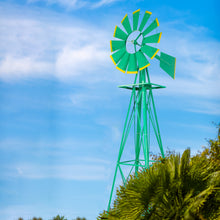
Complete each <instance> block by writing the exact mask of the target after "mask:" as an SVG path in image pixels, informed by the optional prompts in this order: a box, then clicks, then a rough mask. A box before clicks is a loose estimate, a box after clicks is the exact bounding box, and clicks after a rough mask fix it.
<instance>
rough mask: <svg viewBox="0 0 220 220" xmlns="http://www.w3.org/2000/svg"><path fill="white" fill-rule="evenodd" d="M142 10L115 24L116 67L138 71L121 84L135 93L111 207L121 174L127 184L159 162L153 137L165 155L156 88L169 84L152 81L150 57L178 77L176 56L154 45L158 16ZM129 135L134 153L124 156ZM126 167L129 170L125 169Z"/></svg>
mask: <svg viewBox="0 0 220 220" xmlns="http://www.w3.org/2000/svg"><path fill="white" fill-rule="evenodd" d="M140 14H141V13H140V9H138V10H136V11H134V12H133V14H132V21H133V22H132V23H130V20H129V18H128V15H127V14H126V15H125V16H124V18H123V19H122V21H121V25H122V28H120V27H118V26H117V25H116V26H115V30H114V34H113V37H114V40H111V41H110V48H111V52H112V54H111V56H110V57H111V59H112V61H113V63H114V64H115V66H116V68H117V69H118V70H120V71H121V72H123V73H128V74H136V75H135V80H134V83H133V84H129V85H122V86H119V88H124V89H129V90H131V97H130V102H129V106H128V111H127V116H126V119H125V123H124V129H123V133H122V138H121V144H120V148H119V154H118V160H117V163H116V168H115V174H114V178H113V184H112V189H111V194H110V199H109V203H108V210H109V209H110V206H111V201H112V196H113V192H114V187H115V181H116V178H117V176H118V175H120V176H121V179H122V183H123V184H124V185H125V184H126V182H127V180H128V178H129V176H130V175H131V174H132V171H134V172H135V174H136V175H137V173H138V171H139V169H140V168H141V169H143V168H144V169H145V168H149V167H150V166H151V165H152V163H154V162H155V161H154V160H152V159H151V158H150V150H151V148H152V139H153V138H154V139H153V140H155V143H156V145H157V146H158V148H159V151H160V153H161V155H162V157H164V151H163V146H162V140H161V134H160V129H159V123H158V118H157V113H156V107H155V102H154V97H153V90H154V89H161V88H165V86H162V85H158V84H155V83H151V81H150V76H149V71H148V67H149V66H150V62H149V61H151V60H152V59H153V58H155V59H157V60H158V61H159V65H160V68H161V69H162V70H163V71H165V72H166V73H167V74H168V75H169V76H170V77H172V78H173V79H175V68H176V58H175V57H173V56H171V55H168V54H166V53H164V52H160V50H159V49H158V48H157V47H155V46H154V45H158V43H159V42H160V40H161V35H162V33H161V32H160V33H157V32H156V31H157V28H158V26H159V21H158V19H157V18H156V19H154V20H153V21H152V22H150V18H151V16H152V13H151V12H149V11H145V13H144V14H143V15H142V19H140ZM152 44H153V45H152ZM131 128H133V134H131V131H132V129H131ZM129 135H130V136H131V137H132V138H133V146H134V147H133V148H134V157H133V158H129V159H124V158H123V155H124V151H125V150H126V148H128V145H129V146H130V145H131V141H129V138H128V137H129ZM152 136H153V138H152ZM154 145H155V144H154ZM154 147H155V146H154ZM125 167H126V168H127V170H129V172H126V171H124V170H123V169H124V168H125Z"/></svg>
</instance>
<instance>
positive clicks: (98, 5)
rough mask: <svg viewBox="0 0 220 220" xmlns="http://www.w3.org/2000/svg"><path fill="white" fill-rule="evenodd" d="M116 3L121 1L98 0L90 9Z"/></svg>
mask: <svg viewBox="0 0 220 220" xmlns="http://www.w3.org/2000/svg"><path fill="white" fill-rule="evenodd" d="M117 1H121V0H100V1H99V2H97V3H94V4H93V6H92V7H93V8H99V7H101V6H104V5H108V4H112V3H114V2H117Z"/></svg>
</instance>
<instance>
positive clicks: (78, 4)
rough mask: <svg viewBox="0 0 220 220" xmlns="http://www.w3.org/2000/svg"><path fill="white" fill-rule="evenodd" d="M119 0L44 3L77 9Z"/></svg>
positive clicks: (57, 0)
mask: <svg viewBox="0 0 220 220" xmlns="http://www.w3.org/2000/svg"><path fill="white" fill-rule="evenodd" d="M40 1H43V0H27V2H28V3H36V2H40ZM117 1H120V0H100V1H91V0H46V3H47V4H49V5H52V4H57V5H60V6H62V7H65V8H66V9H68V10H72V9H78V8H83V7H86V8H99V7H102V6H105V5H109V4H112V3H114V2H117Z"/></svg>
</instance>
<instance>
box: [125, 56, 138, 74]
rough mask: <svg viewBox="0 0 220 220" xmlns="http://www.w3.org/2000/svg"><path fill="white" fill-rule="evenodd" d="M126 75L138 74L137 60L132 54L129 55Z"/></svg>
mask: <svg viewBox="0 0 220 220" xmlns="http://www.w3.org/2000/svg"><path fill="white" fill-rule="evenodd" d="M127 73H138V68H137V59H136V56H135V54H134V53H133V54H130V58H129V62H128V68H127Z"/></svg>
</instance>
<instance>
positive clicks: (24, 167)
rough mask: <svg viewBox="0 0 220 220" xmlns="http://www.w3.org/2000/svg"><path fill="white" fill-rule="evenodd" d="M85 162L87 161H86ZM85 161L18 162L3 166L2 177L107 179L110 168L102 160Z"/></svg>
mask: <svg viewBox="0 0 220 220" xmlns="http://www.w3.org/2000/svg"><path fill="white" fill-rule="evenodd" d="M84 162H85V161H84ZM86 162H87V164H85V163H81V164H80V163H77V165H76V164H59V165H42V164H30V163H28V164H17V165H13V166H10V167H9V166H8V167H4V169H3V168H1V178H25V179H64V180H81V181H89V180H106V179H107V178H108V173H109V168H108V166H106V162H105V161H104V162H103V161H102V160H95V159H93V160H91V159H90V160H89V163H88V161H86Z"/></svg>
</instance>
